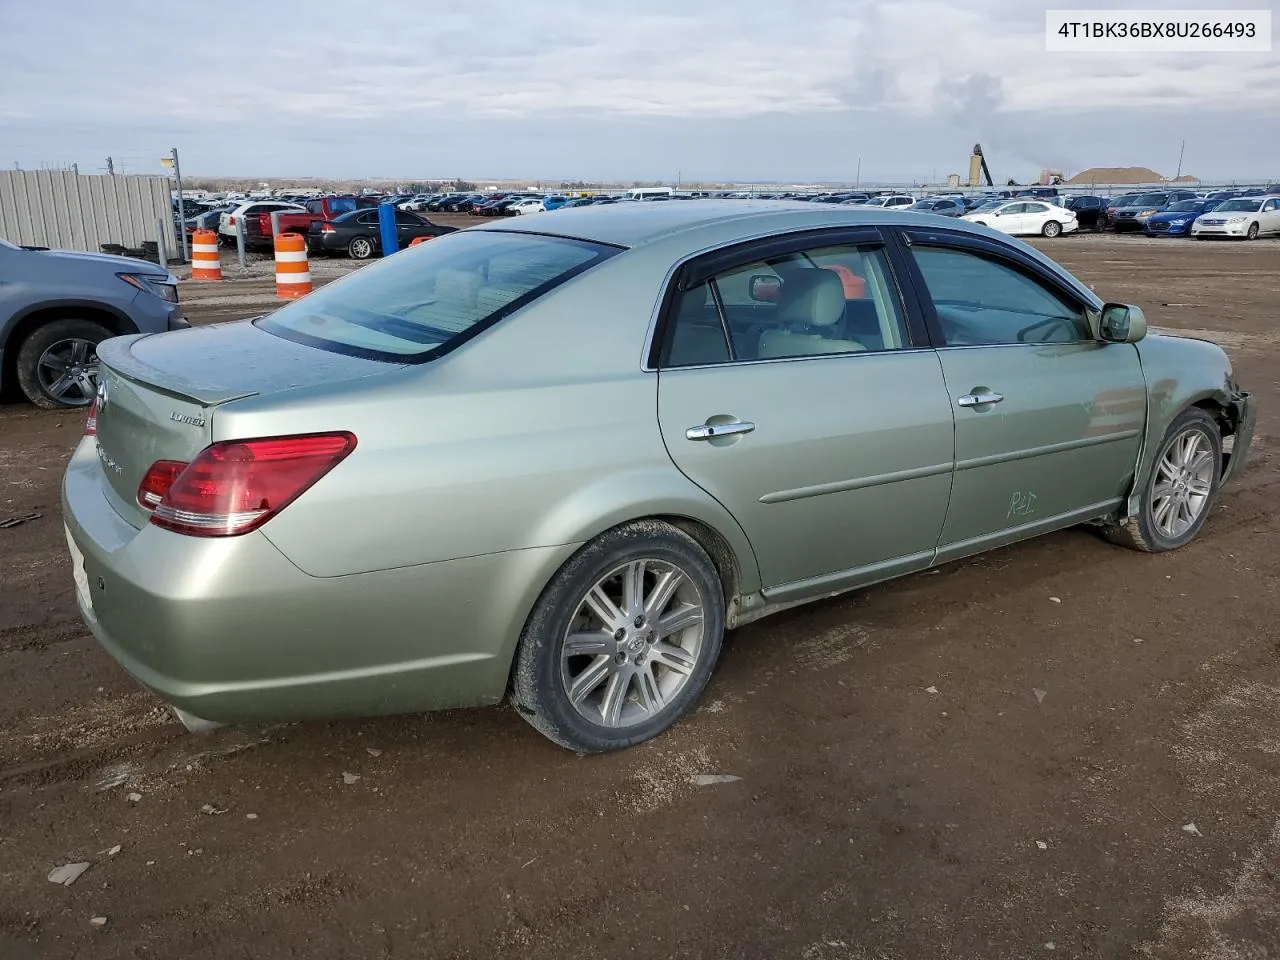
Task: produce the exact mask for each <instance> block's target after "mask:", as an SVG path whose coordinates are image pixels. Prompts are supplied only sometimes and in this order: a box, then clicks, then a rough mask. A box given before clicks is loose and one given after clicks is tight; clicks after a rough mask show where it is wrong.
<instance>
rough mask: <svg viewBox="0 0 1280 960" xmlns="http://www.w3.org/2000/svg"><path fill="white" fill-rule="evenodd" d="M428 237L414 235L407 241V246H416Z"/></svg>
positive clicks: (424, 241)
mask: <svg viewBox="0 0 1280 960" xmlns="http://www.w3.org/2000/svg"><path fill="white" fill-rule="evenodd" d="M430 239H431V238H430V237H414V238H413V239H412V240H410V241H409V246H411V247H416V246H417V245H418V244H420V243H426V242H427V241H428V240H430Z"/></svg>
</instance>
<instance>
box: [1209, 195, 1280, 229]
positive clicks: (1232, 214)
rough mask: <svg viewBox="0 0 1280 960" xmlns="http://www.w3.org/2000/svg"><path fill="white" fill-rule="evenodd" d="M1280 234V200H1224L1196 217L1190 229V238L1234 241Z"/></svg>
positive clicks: (1253, 198)
mask: <svg viewBox="0 0 1280 960" xmlns="http://www.w3.org/2000/svg"><path fill="white" fill-rule="evenodd" d="M1277 233H1280V196H1275V197H1265V196H1264V197H1235V198H1234V199H1231V200H1225V201H1223V202H1222V203H1220V204H1219V205H1218V206H1217V207H1215V208H1214V209H1213V211H1212V212H1211V213H1206V214H1204V215H1203V216H1200V217H1197V218H1196V221H1195V223H1193V224H1192V225H1191V236H1193V237H1195V238H1197V239H1204V238H1205V237H1234V238H1237V239H1244V240H1256V239H1258V237H1262V236H1267V235H1270V234H1277Z"/></svg>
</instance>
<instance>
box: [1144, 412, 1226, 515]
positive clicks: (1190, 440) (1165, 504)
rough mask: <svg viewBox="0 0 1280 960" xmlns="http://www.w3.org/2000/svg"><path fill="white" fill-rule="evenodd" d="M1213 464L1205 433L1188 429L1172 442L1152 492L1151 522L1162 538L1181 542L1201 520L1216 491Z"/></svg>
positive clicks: (1158, 469)
mask: <svg viewBox="0 0 1280 960" xmlns="http://www.w3.org/2000/svg"><path fill="white" fill-rule="evenodd" d="M1213 464H1214V459H1213V449H1212V447H1211V446H1210V444H1209V440H1208V438H1207V437H1206V436H1205V435H1204V433H1203V432H1202V431H1201V430H1199V429H1195V428H1192V429H1188V430H1184V431H1183V432H1182V433H1179V434H1178V435H1177V436H1176V437H1174V438H1173V439H1172V440H1170V441H1169V444H1168V445H1167V446H1166V447H1165V451H1164V455H1163V456H1162V457H1161V458H1160V463H1159V465H1158V466H1157V467H1156V476H1155V483H1154V485H1153V486H1152V489H1151V519H1152V522H1153V523H1154V524H1155V527H1156V529H1157V530H1158V531H1159V532H1160V533H1161V535H1163V536H1165V537H1168V538H1169V539H1171V540H1172V539H1177V538H1178V537H1181V536H1182V535H1183V534H1184V533H1186V532H1187V531H1188V530H1190V529H1191V527H1192V526H1193V525H1194V524H1195V523H1196V521H1197V520H1199V519H1200V515H1201V514H1202V513H1203V512H1204V510H1205V507H1206V505H1207V504H1208V502H1209V495H1210V494H1211V493H1212V492H1213V479H1214V478H1213Z"/></svg>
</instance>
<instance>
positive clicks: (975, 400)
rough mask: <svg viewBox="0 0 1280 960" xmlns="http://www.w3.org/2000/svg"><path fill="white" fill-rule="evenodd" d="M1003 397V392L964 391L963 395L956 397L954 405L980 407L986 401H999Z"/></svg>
mask: <svg viewBox="0 0 1280 960" xmlns="http://www.w3.org/2000/svg"><path fill="white" fill-rule="evenodd" d="M1003 399H1004V394H1003V393H992V392H991V391H989V390H988V391H984V392H983V393H966V394H965V395H964V396H963V397H959V398H957V399H956V405H957V406H961V407H980V406H985V405H986V404H988V403H999V402H1000V401H1001V400H1003Z"/></svg>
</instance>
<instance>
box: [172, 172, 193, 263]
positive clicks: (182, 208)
mask: <svg viewBox="0 0 1280 960" xmlns="http://www.w3.org/2000/svg"><path fill="white" fill-rule="evenodd" d="M172 149H173V178H174V179H175V180H177V181H178V235H179V236H181V238H182V259H183V260H184V261H187V260H190V259H191V251H190V250H188V249H187V227H186V221H187V206H186V204H185V203H184V202H183V199H182V168H181V167H179V166H178V148H177V147H173V148H172Z"/></svg>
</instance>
